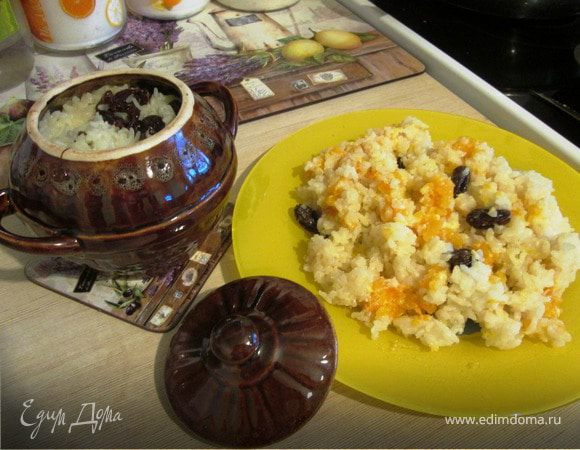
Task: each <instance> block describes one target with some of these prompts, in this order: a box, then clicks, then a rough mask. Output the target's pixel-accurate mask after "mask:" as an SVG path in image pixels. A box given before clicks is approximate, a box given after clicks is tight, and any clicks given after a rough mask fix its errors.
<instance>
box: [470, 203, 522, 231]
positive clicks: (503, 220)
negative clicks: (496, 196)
mask: <svg viewBox="0 0 580 450" xmlns="http://www.w3.org/2000/svg"><path fill="white" fill-rule="evenodd" d="M466 220H467V223H468V224H469V225H471V226H472V227H473V228H477V229H478V230H487V229H488V228H493V226H494V225H505V224H507V223H509V221H510V220H511V212H510V211H508V210H507V209H498V210H497V215H496V217H493V216H491V215H490V214H489V208H478V209H474V210H473V211H471V212H470V213H469V214H467V217H466Z"/></svg>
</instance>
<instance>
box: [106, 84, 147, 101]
mask: <svg viewBox="0 0 580 450" xmlns="http://www.w3.org/2000/svg"><path fill="white" fill-rule="evenodd" d="M131 95H132V96H133V97H135V100H137V102H138V103H139V104H140V105H145V104H147V103H148V102H149V97H150V94H149V92H148V91H146V90H145V89H141V88H135V87H132V88H127V89H123V90H122V91H119V92H117V93H116V94H115V95H114V99H113V102H114V103H127V99H128V98H129V97H130V96H131Z"/></svg>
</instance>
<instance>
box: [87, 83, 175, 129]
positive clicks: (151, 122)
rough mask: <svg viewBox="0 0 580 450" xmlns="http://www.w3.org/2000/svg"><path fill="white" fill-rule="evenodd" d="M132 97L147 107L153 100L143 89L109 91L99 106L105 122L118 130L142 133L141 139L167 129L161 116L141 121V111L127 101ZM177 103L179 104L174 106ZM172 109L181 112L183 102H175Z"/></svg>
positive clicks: (99, 111) (98, 108) (172, 103)
mask: <svg viewBox="0 0 580 450" xmlns="http://www.w3.org/2000/svg"><path fill="white" fill-rule="evenodd" d="M131 95H132V96H133V97H134V98H135V99H136V100H137V102H138V103H139V104H140V105H145V104H146V103H147V102H149V100H150V98H151V94H150V93H149V92H148V91H146V90H145V89H141V88H128V89H123V90H122V91H119V92H117V93H116V94H113V92H112V91H110V90H109V91H107V92H105V93H104V94H103V96H102V97H101V100H100V101H99V103H98V104H97V112H98V113H99V114H100V115H101V116H102V118H103V120H104V121H105V122H108V123H109V124H111V125H113V126H115V127H117V128H133V129H134V130H135V132H140V133H141V139H144V138H146V137H149V136H151V135H152V134H155V133H157V132H158V131H161V130H162V129H163V128H164V127H165V122H163V119H162V118H161V116H158V115H150V116H147V117H145V118H143V120H139V117H140V114H141V111H140V110H139V108H138V107H137V106H136V105H135V104H134V103H133V102H132V101H128V100H127V99H128V98H129V97H130V96H131ZM175 101H177V104H174V102H175ZM171 107H172V108H173V110H174V111H175V109H176V108H177V110H179V108H180V107H181V102H179V100H173V101H172V102H171Z"/></svg>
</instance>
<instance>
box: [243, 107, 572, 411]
mask: <svg viewBox="0 0 580 450" xmlns="http://www.w3.org/2000/svg"><path fill="white" fill-rule="evenodd" d="M408 115H413V116H415V117H418V118H419V119H421V120H423V121H424V122H426V123H427V124H428V125H429V126H430V130H431V134H432V137H433V140H439V139H453V138H456V137H459V136H462V135H466V136H471V137H474V138H476V139H478V140H482V141H486V142H488V143H489V144H491V145H492V146H493V147H494V148H495V150H496V154H498V155H503V156H505V157H506V158H507V159H508V161H509V163H510V165H511V166H512V167H513V168H516V169H522V170H530V169H531V170H536V171H538V172H540V173H541V174H543V175H545V176H547V177H549V178H550V179H552V180H553V182H554V186H555V190H556V197H557V198H558V202H559V204H560V207H561V208H562V211H563V213H564V214H565V215H566V216H567V217H569V218H570V220H571V222H572V225H573V226H574V228H575V229H576V230H578V229H580V202H579V201H578V194H577V190H578V187H579V186H580V176H579V174H578V172H577V171H575V170H574V169H572V168H571V167H569V166H568V165H566V164H565V163H564V162H562V161H561V160H559V159H558V158H556V157H555V156H553V155H552V154H550V153H548V152H547V151H545V150H543V149H542V148H540V147H538V146H537V145H535V144H532V143H530V142H528V141H526V140H525V139H523V138H521V137H519V136H516V135H514V134H512V133H510V132H508V131H505V130H502V129H500V128H497V127H495V126H492V125H489V124H486V123H483V122H479V121H476V120H473V119H468V118H465V117H459V116H454V115H450V114H444V113H439V112H432V111H420V110H375V111H360V112H354V113H349V114H345V115H342V116H338V117H333V118H330V119H328V120H324V121H322V122H318V123H315V124H314V125H311V126H308V127H306V128H304V129H302V130H300V131H298V132H297V133H295V134H293V135H291V136H289V137H288V138H286V139H284V140H283V141H282V142H280V143H278V144H276V145H275V146H274V147H273V148H272V149H271V150H270V151H269V152H268V153H267V154H265V155H264V156H263V158H262V159H261V160H260V161H259V162H258V163H257V164H256V166H255V167H254V168H253V169H252V171H251V172H250V174H249V175H248V177H247V179H246V180H245V182H244V184H243V186H242V189H241V191H240V193H239V195H238V198H237V201H236V207H235V211H234V217H233V247H234V253H235V257H236V263H237V267H238V270H239V272H240V275H241V276H251V275H274V276H279V277H284V278H288V279H290V280H293V281H295V282H298V283H300V284H301V285H303V286H305V287H306V288H308V289H309V290H311V291H312V292H314V293H316V292H317V287H316V286H315V284H314V282H313V280H312V278H311V277H310V276H309V275H308V274H306V273H305V272H304V271H303V270H302V268H301V267H302V261H303V260H304V254H305V250H306V243H307V239H308V234H307V233H306V232H305V231H303V230H302V229H301V228H300V227H299V226H298V225H297V223H296V222H295V220H294V218H293V212H292V209H293V207H294V206H295V205H296V199H295V197H294V191H295V189H296V187H298V186H299V184H300V173H301V171H302V166H303V164H304V163H305V162H306V161H307V160H308V159H310V158H311V157H312V156H314V155H315V154H318V153H319V152H320V151H321V150H323V149H324V148H326V147H329V146H331V145H334V144H337V143H339V142H341V141H344V140H348V139H354V138H356V137H359V136H361V135H363V134H364V133H365V131H366V130H367V129H369V128H374V127H383V126H385V125H388V124H393V123H399V122H400V121H401V120H402V119H404V118H405V117H406V116H408ZM324 303H325V306H326V310H327V311H328V313H329V314H330V317H331V318H332V321H333V323H334V326H335V328H336V333H337V336H338V361H339V362H338V369H337V374H336V379H337V380H338V381H340V382H341V383H344V384H346V385H348V386H350V387H352V388H354V389H357V390H359V391H361V392H364V393H365V394H368V395H370V396H373V397H376V398H378V399H381V400H384V401H386V402H389V403H393V404H395V405H399V406H402V407H405V408H409V409H413V410H417V411H422V412H426V413H431V414H438V415H446V416H447V415H478V416H483V415H488V414H492V413H493V414H499V415H504V414H512V413H518V414H531V413H536V412H540V411H544V410H547V409H551V408H554V407H557V406H560V405H563V404H566V403H569V402H571V401H573V400H576V399H577V398H579V397H580V395H579V393H580V381H579V380H580V357H579V355H580V283H579V282H578V281H577V282H576V283H574V284H573V285H572V286H570V288H568V290H567V291H566V293H565V295H564V302H563V310H564V312H563V314H562V317H561V318H562V319H563V320H564V322H565V323H566V325H567V327H568V330H569V331H570V333H571V334H572V342H570V343H569V344H568V345H566V346H565V347H563V348H551V347H548V346H546V345H545V344H542V343H540V342H530V341H526V342H524V343H523V344H522V345H521V346H520V347H518V348H516V349H513V350H507V351H500V350H496V349H492V348H487V347H485V345H484V344H483V343H482V341H481V340H480V338H479V336H478V335H472V336H469V337H463V338H462V339H461V342H460V343H459V344H457V345H454V346H451V347H445V348H442V349H440V350H439V351H437V352H430V351H428V350H426V349H425V347H423V346H421V345H420V344H418V343H417V342H416V341H414V340H412V339H405V338H404V337H402V336H400V335H398V334H397V333H396V332H390V331H387V332H383V333H382V334H381V337H380V338H379V339H378V340H371V338H370V335H369V332H368V330H367V329H366V327H365V326H363V325H361V323H360V322H358V321H356V320H354V319H352V318H350V317H349V311H348V310H347V309H346V308H343V307H337V306H332V305H329V304H326V302H324Z"/></svg>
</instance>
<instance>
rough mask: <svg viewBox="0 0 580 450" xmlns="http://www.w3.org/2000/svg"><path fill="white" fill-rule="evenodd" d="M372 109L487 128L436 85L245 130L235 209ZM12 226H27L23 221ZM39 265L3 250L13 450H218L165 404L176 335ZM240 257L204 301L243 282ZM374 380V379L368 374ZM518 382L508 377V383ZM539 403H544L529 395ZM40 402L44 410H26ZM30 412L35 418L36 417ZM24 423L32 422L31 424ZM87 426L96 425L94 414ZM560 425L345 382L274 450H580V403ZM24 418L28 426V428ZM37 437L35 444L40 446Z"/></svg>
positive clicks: (2, 352) (563, 412)
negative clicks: (297, 151)
mask: <svg viewBox="0 0 580 450" xmlns="http://www.w3.org/2000/svg"><path fill="white" fill-rule="evenodd" d="M373 108H419V109H431V110H438V111H444V112H450V113H455V114H460V115H464V116H468V117H473V118H476V119H482V120H485V118H484V117H483V116H482V114H480V113H479V112H478V111H476V110H475V109H474V108H472V107H471V106H469V105H468V104H467V103H466V102H464V101H463V100H462V99H460V98H459V97H457V96H456V95H454V94H453V93H452V92H450V91H449V90H448V89H447V88H445V87H444V86H443V85H442V84H440V83H439V82H438V81H436V80H435V79H434V78H432V77H431V76H430V75H429V74H427V73H425V74H422V75H419V76H416V77H412V78H408V79H405V80H400V81H397V82H393V83H389V84H385V85H382V86H379V87H375V88H371V89H367V90H364V91H359V92H356V93H352V94H349V95H345V96H342V97H338V98H335V99H332V100H328V101H325V102H321V103H317V104H314V105H310V106H307V107H304V108H300V109H298V110H294V111H289V112H285V113H282V114H278V115H274V116H271V117H267V118H264V119H261V120H257V121H253V122H249V123H245V124H243V125H241V126H240V129H239V134H238V137H237V139H236V145H237V151H238V156H239V168H238V175H237V181H236V183H235V186H234V189H233V192H232V196H233V197H232V198H235V195H236V194H237V191H238V190H239V188H240V185H241V183H242V182H243V180H244V178H245V176H246V174H247V173H248V170H249V168H251V166H252V165H253V163H254V162H255V161H256V160H257V159H258V158H259V157H260V156H261V155H262V154H263V153H265V152H266V151H267V150H268V149H269V148H270V147H271V146H272V145H274V144H275V143H276V142H278V141H279V140H281V139H282V138H284V137H285V136H287V135H289V134H290V133H292V132H293V131H296V130H298V129H300V128H303V127H304V126H306V125H308V124H311V123H313V122H315V121H317V120H319V119H321V118H325V117H328V116H331V115H336V114H340V113H345V112H349V111H355V110H360V109H373ZM7 222H8V225H11V226H13V227H15V226H18V222H17V220H16V219H15V218H9V219H8V220H7ZM31 258H32V257H31V256H28V255H24V254H21V253H17V252H14V251H11V250H9V249H6V248H4V247H2V248H0V297H1V298H2V304H3V312H2V315H1V318H0V330H1V331H0V343H1V345H0V360H1V369H2V373H1V375H2V398H1V410H2V446H3V447H51V448H58V447H68V448H71V447H75V448H83V447H91V448H99V447H100V448H107V447H114V448H153V447H156V448H157V447H163V448H183V447H188V448H191V447H208V446H209V444H207V443H204V442H201V441H199V440H198V439H196V438H195V437H193V436H191V435H190V434H188V433H187V432H186V431H185V430H184V429H183V428H181V427H180V425H178V423H177V422H176V421H175V419H174V416H173V413H172V412H171V410H170V408H169V406H168V403H167V400H166V398H165V394H164V388H163V367H164V362H165V356H166V353H167V350H168V347H169V342H170V339H171V336H172V333H171V332H170V333H166V334H155V333H151V332H147V331H144V330H141V329H139V328H136V327H134V326H132V325H129V324H127V323H124V322H122V321H120V320H115V319H113V318H111V317H109V316H107V315H104V314H100V313H98V312H96V311H95V310H93V309H91V308H87V307H86V306H83V305H80V304H78V303H76V302H74V301H72V300H69V299H67V298H65V297H62V296H59V295H57V294H55V293H53V292H50V291H48V290H46V289H43V288H41V287H39V286H37V285H34V284H32V283H31V282H29V281H28V280H27V279H26V278H25V276H24V270H23V267H24V265H25V264H26V262H27V261H30V260H31ZM238 277H239V275H238V273H237V270H236V268H235V263H234V256H233V252H232V250H231V248H230V249H229V250H228V251H227V253H226V254H225V256H224V257H223V259H222V260H221V262H220V263H219V266H218V268H217V270H216V271H214V273H213V274H212V275H211V276H210V278H209V279H208V281H207V283H206V284H205V286H204V287H203V289H202V291H201V293H200V295H206V294H207V293H208V292H209V291H211V290H212V289H214V288H216V287H218V286H220V285H222V284H224V283H225V282H228V281H231V280H234V279H236V278H238ZM361 369H362V370H364V368H361ZM506 376H509V374H506ZM530 395H533V394H530ZM30 399H33V402H32V403H30V402H28V403H26V404H25V402H27V401H29V400H30ZM90 403H94V404H95V406H96V409H97V410H98V409H103V410H105V409H107V408H108V409H109V411H112V416H114V414H115V413H117V412H118V413H119V416H120V418H121V419H122V420H120V421H116V422H112V423H103V424H102V427H101V429H99V427H98V426H97V427H96V429H95V430H94V432H93V429H92V428H91V426H89V425H83V426H77V427H74V428H72V429H71V430H70V433H69V432H68V431H69V428H68V425H67V426H55V428H54V431H53V432H51V430H52V429H53V428H52V427H53V422H52V421H45V422H43V423H41V424H40V426H39V428H38V430H37V434H34V428H35V427H34V426H28V427H26V426H24V425H23V424H22V421H23V420H24V422H25V423H29V424H32V423H33V422H34V421H37V419H34V420H33V419H32V418H33V417H35V416H36V415H37V414H38V413H39V412H40V411H42V410H44V411H45V412H46V413H50V412H53V411H58V410H59V409H61V410H62V411H63V412H64V413H65V415H66V423H67V424H70V423H71V422H74V421H75V420H78V416H79V413H80V412H81V410H82V405H83V404H90ZM26 405H28V406H29V408H28V409H27V406H26ZM23 412H25V414H24V416H22V415H23ZM84 414H85V416H83V420H86V418H88V415H89V414H88V409H87V410H85V411H84ZM542 416H544V417H549V416H554V417H560V418H561V424H560V425H546V426H534V425H447V424H446V423H445V420H444V418H442V417H436V416H430V415H426V414H421V413H416V412H413V411H409V410H405V409H402V408H399V407H396V406H393V405H390V404H387V403H383V402H381V401H379V400H376V399H374V398H371V397H368V396H365V395H363V394H361V393H358V392H357V391H354V390H352V389H350V388H349V387H347V386H345V385H342V384H340V383H338V382H335V383H334V384H333V386H332V390H331V392H330V394H329V396H328V398H327V399H326V401H325V403H324V404H323V406H322V407H321V409H320V411H319V412H318V413H317V414H316V416H315V417H314V418H313V419H312V420H311V421H310V422H309V423H308V424H306V426H305V427H304V428H302V429H301V430H299V431H298V432H297V433H296V434H294V435H292V436H290V437H289V438H287V439H285V440H284V441H281V442H279V443H277V444H274V447H293V448H321V447H322V448H334V447H342V448H344V447H362V448H365V447H366V448H369V447H536V448H542V447H543V448H547V447H560V448H564V447H577V446H578V429H579V426H578V425H579V418H580V402H575V403H573V404H570V405H567V406H565V407H561V408H558V409H555V410H552V411H549V412H546V413H544V414H542ZM23 417H24V419H23ZM32 436H34V439H32Z"/></svg>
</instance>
